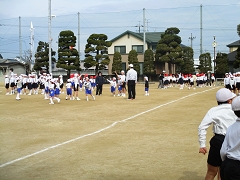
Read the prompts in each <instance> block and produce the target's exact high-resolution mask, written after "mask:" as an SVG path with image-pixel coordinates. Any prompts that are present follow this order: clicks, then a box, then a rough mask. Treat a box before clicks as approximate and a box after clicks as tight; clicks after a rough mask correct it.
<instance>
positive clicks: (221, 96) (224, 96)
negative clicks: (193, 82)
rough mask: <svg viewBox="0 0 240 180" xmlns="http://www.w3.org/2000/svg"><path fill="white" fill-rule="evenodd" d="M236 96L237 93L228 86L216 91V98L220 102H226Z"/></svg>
mask: <svg viewBox="0 0 240 180" xmlns="http://www.w3.org/2000/svg"><path fill="white" fill-rule="evenodd" d="M235 96H236V94H234V93H232V92H231V91H230V90H229V89H227V88H222V89H219V90H218V91H217V93H216V99H217V101H218V102H226V101H227V100H229V99H232V98H234V97H235Z"/></svg>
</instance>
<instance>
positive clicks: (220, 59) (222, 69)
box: [215, 53, 229, 77]
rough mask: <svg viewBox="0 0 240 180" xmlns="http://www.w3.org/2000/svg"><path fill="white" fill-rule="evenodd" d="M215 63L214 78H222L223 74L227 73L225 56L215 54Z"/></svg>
mask: <svg viewBox="0 0 240 180" xmlns="http://www.w3.org/2000/svg"><path fill="white" fill-rule="evenodd" d="M215 62H216V67H215V73H216V76H219V77H224V74H225V73H226V72H229V67H228V57H227V54H226V53H217V56H216V59H215Z"/></svg>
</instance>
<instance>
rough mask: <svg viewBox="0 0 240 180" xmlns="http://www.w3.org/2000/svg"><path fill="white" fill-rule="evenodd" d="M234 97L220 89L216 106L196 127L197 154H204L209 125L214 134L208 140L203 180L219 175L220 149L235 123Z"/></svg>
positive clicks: (224, 89) (227, 91)
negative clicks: (208, 147) (230, 127)
mask: <svg viewBox="0 0 240 180" xmlns="http://www.w3.org/2000/svg"><path fill="white" fill-rule="evenodd" d="M235 96H236V95H235V94H234V93H232V92H231V91H230V90H229V89H226V88H221V89H219V90H218V91H217V93H216V100H217V103H218V106H216V107H213V108H211V109H210V110H209V111H208V112H207V114H206V115H205V117H204V118H203V120H202V122H201V124H200V125H199V127H198V140H199V144H200V148H199V153H202V154H204V155H205V154H206V153H208V150H207V148H206V134H207V129H208V128H209V126H210V125H213V126H212V131H213V133H214V134H215V135H214V136H213V137H212V139H211V140H210V149H209V153H208V159H207V174H206V176H205V180H213V179H214V177H215V176H216V175H217V174H218V177H219V178H220V174H219V167H220V166H221V163H222V159H221V156H220V149H221V147H222V143H223V141H224V137H225V135H226V131H227V128H228V127H229V126H230V125H232V124H233V123H234V122H236V119H237V117H236V115H235V114H234V112H233V110H232V107H231V103H232V99H233V98H234V97H235Z"/></svg>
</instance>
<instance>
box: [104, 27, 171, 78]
mask: <svg viewBox="0 0 240 180" xmlns="http://www.w3.org/2000/svg"><path fill="white" fill-rule="evenodd" d="M162 33H163V32H146V33H145V50H147V49H151V50H153V52H155V51H156V47H157V44H158V41H159V40H160V38H161V34H162ZM143 39H144V37H143V33H135V32H132V31H126V32H124V33H122V34H120V35H119V36H117V37H115V38H113V39H112V40H110V41H111V42H112V46H111V47H109V48H108V54H109V58H110V63H109V66H108V73H109V74H112V72H111V71H112V63H113V55H114V53H115V52H120V53H121V56H122V69H123V70H124V71H126V69H127V68H128V54H129V52H130V51H131V50H133V49H134V50H136V51H137V53H138V61H139V64H140V75H141V74H143V62H144V54H143V51H144V48H143V41H144V40H143ZM155 68H156V74H160V73H161V72H162V70H165V71H166V72H169V69H168V65H167V63H166V64H165V66H164V67H160V66H159V67H158V66H157V65H156V66H155ZM171 71H173V70H171Z"/></svg>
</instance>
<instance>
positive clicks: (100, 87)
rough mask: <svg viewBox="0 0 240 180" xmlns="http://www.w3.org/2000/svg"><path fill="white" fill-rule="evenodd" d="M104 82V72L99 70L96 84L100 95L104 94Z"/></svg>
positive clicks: (97, 92) (97, 93)
mask: <svg viewBox="0 0 240 180" xmlns="http://www.w3.org/2000/svg"><path fill="white" fill-rule="evenodd" d="M103 82H104V79H103V77H102V73H101V72H100V71H99V72H98V75H97V77H96V86H97V90H96V95H99V96H100V95H101V94H102V87H103Z"/></svg>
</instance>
